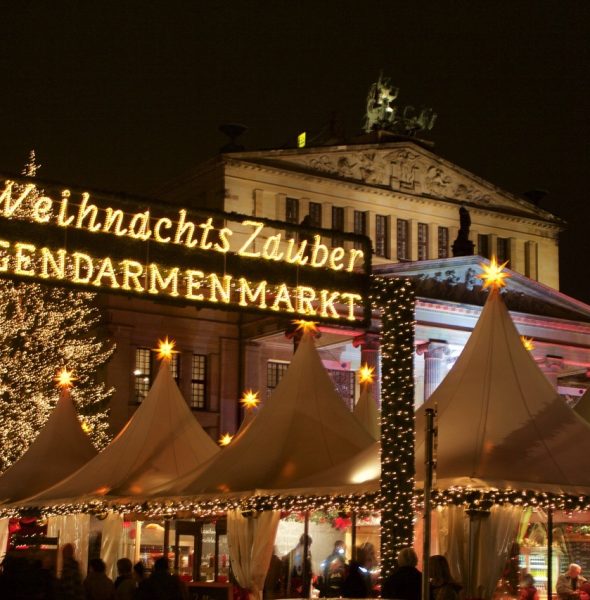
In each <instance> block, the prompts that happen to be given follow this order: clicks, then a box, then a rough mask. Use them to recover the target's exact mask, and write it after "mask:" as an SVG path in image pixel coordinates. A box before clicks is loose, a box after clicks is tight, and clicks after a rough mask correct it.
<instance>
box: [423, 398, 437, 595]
mask: <svg viewBox="0 0 590 600" xmlns="http://www.w3.org/2000/svg"><path fill="white" fill-rule="evenodd" d="M425 427H426V448H425V453H424V529H423V535H422V543H423V545H422V598H424V599H425V600H426V599H427V598H428V593H429V584H430V577H429V568H428V567H429V565H428V561H429V559H430V528H431V522H432V515H431V492H432V473H433V470H434V456H433V448H434V409H432V408H428V409H426V426H425Z"/></svg>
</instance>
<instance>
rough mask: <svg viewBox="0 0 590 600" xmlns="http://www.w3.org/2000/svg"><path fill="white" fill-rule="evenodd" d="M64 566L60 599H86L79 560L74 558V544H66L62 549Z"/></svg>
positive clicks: (58, 595) (60, 583) (59, 585)
mask: <svg viewBox="0 0 590 600" xmlns="http://www.w3.org/2000/svg"><path fill="white" fill-rule="evenodd" d="M61 556H62V568H61V576H60V578H59V584H58V594H57V597H58V598H59V599H60V600H84V587H83V586H82V575H81V573H80V567H79V565H78V561H77V560H76V559H75V558H74V546H73V545H72V544H64V545H63V547H62V549H61Z"/></svg>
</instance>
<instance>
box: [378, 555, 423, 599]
mask: <svg viewBox="0 0 590 600" xmlns="http://www.w3.org/2000/svg"><path fill="white" fill-rule="evenodd" d="M417 564H418V556H417V555H416V552H415V551H414V549H413V548H402V549H401V550H400V551H399V552H398V555H397V567H396V568H395V569H394V570H393V572H392V573H391V575H389V576H388V577H386V578H385V580H384V581H383V587H382V589H381V597H382V598H399V599H400V600H421V597H422V573H421V572H420V571H419V570H418V569H417V568H416V566H417Z"/></svg>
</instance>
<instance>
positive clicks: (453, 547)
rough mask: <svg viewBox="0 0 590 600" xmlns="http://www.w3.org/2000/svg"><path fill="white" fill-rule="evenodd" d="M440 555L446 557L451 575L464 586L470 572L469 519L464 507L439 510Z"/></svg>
mask: <svg viewBox="0 0 590 600" xmlns="http://www.w3.org/2000/svg"><path fill="white" fill-rule="evenodd" d="M437 533H438V548H439V553H440V554H442V555H443V556H445V557H446V559H447V561H448V563H449V567H450V568H451V574H452V575H453V577H454V578H455V579H456V580H457V581H458V582H460V583H462V584H463V585H466V584H467V579H468V570H469V556H468V543H469V519H468V518H467V515H466V514H465V510H464V508H463V507H462V506H453V505H448V506H445V507H443V508H441V509H438V510H437Z"/></svg>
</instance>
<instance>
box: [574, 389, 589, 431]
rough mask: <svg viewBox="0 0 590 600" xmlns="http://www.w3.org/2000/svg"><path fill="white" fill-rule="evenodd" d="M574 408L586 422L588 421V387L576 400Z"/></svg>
mask: <svg viewBox="0 0 590 600" xmlns="http://www.w3.org/2000/svg"><path fill="white" fill-rule="evenodd" d="M574 410H575V411H576V412H577V413H578V414H579V415H580V416H581V417H582V419H584V420H585V421H586V422H587V423H590V389H589V390H586V392H585V393H584V395H583V396H582V397H581V398H580V399H579V400H578V402H577V403H576V405H575V406H574Z"/></svg>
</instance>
